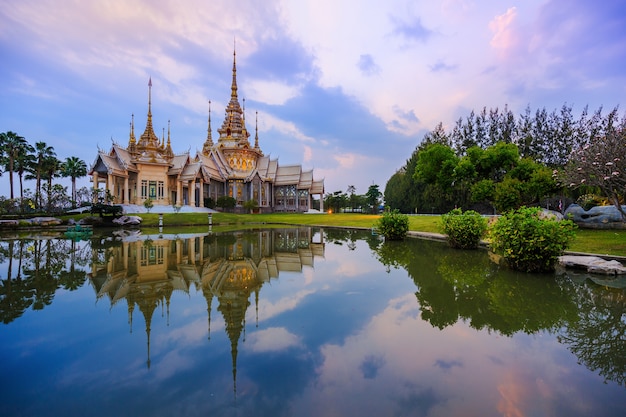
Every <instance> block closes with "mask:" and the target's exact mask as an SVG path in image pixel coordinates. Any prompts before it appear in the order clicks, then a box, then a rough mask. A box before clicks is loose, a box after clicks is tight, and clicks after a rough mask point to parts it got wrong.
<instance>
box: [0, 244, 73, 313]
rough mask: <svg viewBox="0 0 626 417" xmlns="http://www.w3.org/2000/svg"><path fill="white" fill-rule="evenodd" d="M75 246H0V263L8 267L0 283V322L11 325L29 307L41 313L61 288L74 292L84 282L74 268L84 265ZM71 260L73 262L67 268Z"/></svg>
mask: <svg viewBox="0 0 626 417" xmlns="http://www.w3.org/2000/svg"><path fill="white" fill-rule="evenodd" d="M76 245H77V244H76V243H75V242H72V241H68V240H56V239H45V240H43V239H20V240H9V241H4V242H0V259H2V260H3V261H4V262H5V263H6V264H7V267H8V269H7V276H6V277H5V278H3V279H2V281H1V282H0V315H1V320H2V322H4V323H10V322H12V321H13V320H15V319H17V318H18V317H20V316H21V315H22V314H23V313H24V311H26V310H27V309H28V308H30V307H31V306H32V308H33V309H34V310H41V309H43V308H44V307H45V306H47V305H50V304H51V303H52V300H53V299H54V295H55V293H56V290H57V289H58V288H60V287H63V288H66V289H68V290H74V289H77V288H79V287H80V286H81V285H82V284H83V283H84V282H85V272H84V271H79V270H77V269H76V265H77V264H79V263H83V264H84V261H85V260H84V259H83V258H84V256H81V253H82V254H83V255H84V251H82V246H81V245H80V244H79V245H78V247H77V246H76ZM70 259H73V262H69V265H68V260H70ZM15 263H17V265H15Z"/></svg>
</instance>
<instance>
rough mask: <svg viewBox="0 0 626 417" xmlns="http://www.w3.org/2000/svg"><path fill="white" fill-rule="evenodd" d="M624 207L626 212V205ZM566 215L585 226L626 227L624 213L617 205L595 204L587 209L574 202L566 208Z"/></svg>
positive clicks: (602, 227)
mask: <svg viewBox="0 0 626 417" xmlns="http://www.w3.org/2000/svg"><path fill="white" fill-rule="evenodd" d="M622 209H623V210H624V211H625V212H626V206H622ZM565 217H566V218H569V219H571V220H573V221H574V223H576V224H578V225H579V226H583V227H591V228H598V229H604V228H606V229H610V228H626V223H625V222H624V219H622V213H620V212H619V210H618V209H617V207H615V206H595V207H592V208H590V209H589V210H585V209H583V208H582V207H581V206H579V205H578V204H572V205H570V206H569V207H568V208H567V210H565Z"/></svg>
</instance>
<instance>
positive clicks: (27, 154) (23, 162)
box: [14, 144, 37, 210]
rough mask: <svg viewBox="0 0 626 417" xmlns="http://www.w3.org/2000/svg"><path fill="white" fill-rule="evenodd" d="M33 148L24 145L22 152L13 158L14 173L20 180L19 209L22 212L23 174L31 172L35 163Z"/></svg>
mask: <svg viewBox="0 0 626 417" xmlns="http://www.w3.org/2000/svg"><path fill="white" fill-rule="evenodd" d="M34 151H35V148H33V147H32V146H31V145H30V144H26V146H25V147H24V149H23V152H20V153H19V154H18V155H17V158H15V162H14V164H15V166H14V168H15V172H16V173H17V177H18V178H19V179H20V209H21V210H24V206H23V203H24V174H25V173H26V172H30V171H32V169H33V167H34V165H35V164H36V163H37V161H36V160H35V155H33V152H34Z"/></svg>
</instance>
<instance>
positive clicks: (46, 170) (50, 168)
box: [41, 156, 61, 211]
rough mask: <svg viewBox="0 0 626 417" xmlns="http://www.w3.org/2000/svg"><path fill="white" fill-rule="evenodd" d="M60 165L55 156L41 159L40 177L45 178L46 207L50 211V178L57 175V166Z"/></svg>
mask: <svg viewBox="0 0 626 417" xmlns="http://www.w3.org/2000/svg"><path fill="white" fill-rule="evenodd" d="M60 167H61V161H59V160H58V159H57V158H56V156H48V157H46V158H44V159H43V162H42V164H41V179H45V180H46V181H47V182H48V186H47V190H48V207H47V211H50V204H51V203H52V201H51V197H52V179H53V178H55V177H58V174H59V168H60Z"/></svg>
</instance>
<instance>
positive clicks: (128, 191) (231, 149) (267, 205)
mask: <svg viewBox="0 0 626 417" xmlns="http://www.w3.org/2000/svg"><path fill="white" fill-rule="evenodd" d="M232 73H233V74H232V85H231V93H230V101H229V103H228V106H227V107H226V117H225V119H224V122H223V123H222V126H221V127H220V128H219V129H218V130H217V131H218V133H219V138H218V139H217V142H214V141H213V137H212V132H211V107H210V106H211V102H209V117H208V129H207V137H206V140H205V141H204V144H203V146H202V150H201V151H197V153H196V155H195V157H191V155H190V153H189V151H187V153H182V154H175V153H174V152H173V151H172V139H171V130H170V124H169V121H168V127H167V140H166V138H165V129H163V130H164V131H163V134H162V137H161V138H160V139H159V137H158V136H157V135H156V134H155V132H154V128H153V125H152V79H150V81H149V82H148V117H147V121H146V128H145V130H144V132H143V133H142V134H141V136H140V137H139V140H137V139H136V137H135V132H134V131H135V120H134V116H133V117H132V119H131V123H130V134H129V139H128V145H127V146H126V147H124V146H122V145H119V144H117V143H115V142H114V143H113V145H112V147H111V150H110V151H109V152H105V151H102V150H99V151H98V156H97V157H96V160H95V162H94V164H93V165H92V167H91V169H90V172H89V175H90V176H91V181H92V182H93V188H94V189H95V190H102V191H104V192H106V193H107V194H108V195H109V196H110V198H112V201H113V203H115V204H137V205H142V204H144V202H145V201H146V200H151V201H152V203H153V205H154V206H158V205H170V206H178V207H182V206H193V207H212V206H215V203H216V202H217V201H218V199H219V198H220V197H225V196H228V197H232V198H234V199H235V201H236V206H235V211H236V212H237V211H243V210H244V204H245V203H246V202H247V201H250V200H253V203H252V204H251V206H253V207H255V208H256V209H257V210H258V211H259V212H278V211H289V212H307V211H309V210H311V209H313V208H314V207H313V199H314V196H319V207H317V208H319V210H320V211H323V210H324V208H323V195H324V180H315V179H314V178H313V170H309V171H305V170H303V169H302V166H301V165H285V166H280V165H279V164H278V160H277V159H270V157H269V156H266V155H264V154H263V151H262V150H261V148H260V146H259V135H258V126H255V136H254V144H251V143H250V133H249V131H248V129H247V128H246V119H245V108H244V109H242V107H241V105H240V103H239V98H238V95H237V65H236V54H235V53H233V69H232ZM244 104H245V101H244ZM257 121H258V116H257ZM184 143H189V142H188V141H184ZM101 184H103V187H102V188H100V186H101ZM247 206H248V207H250V205H247Z"/></svg>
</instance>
